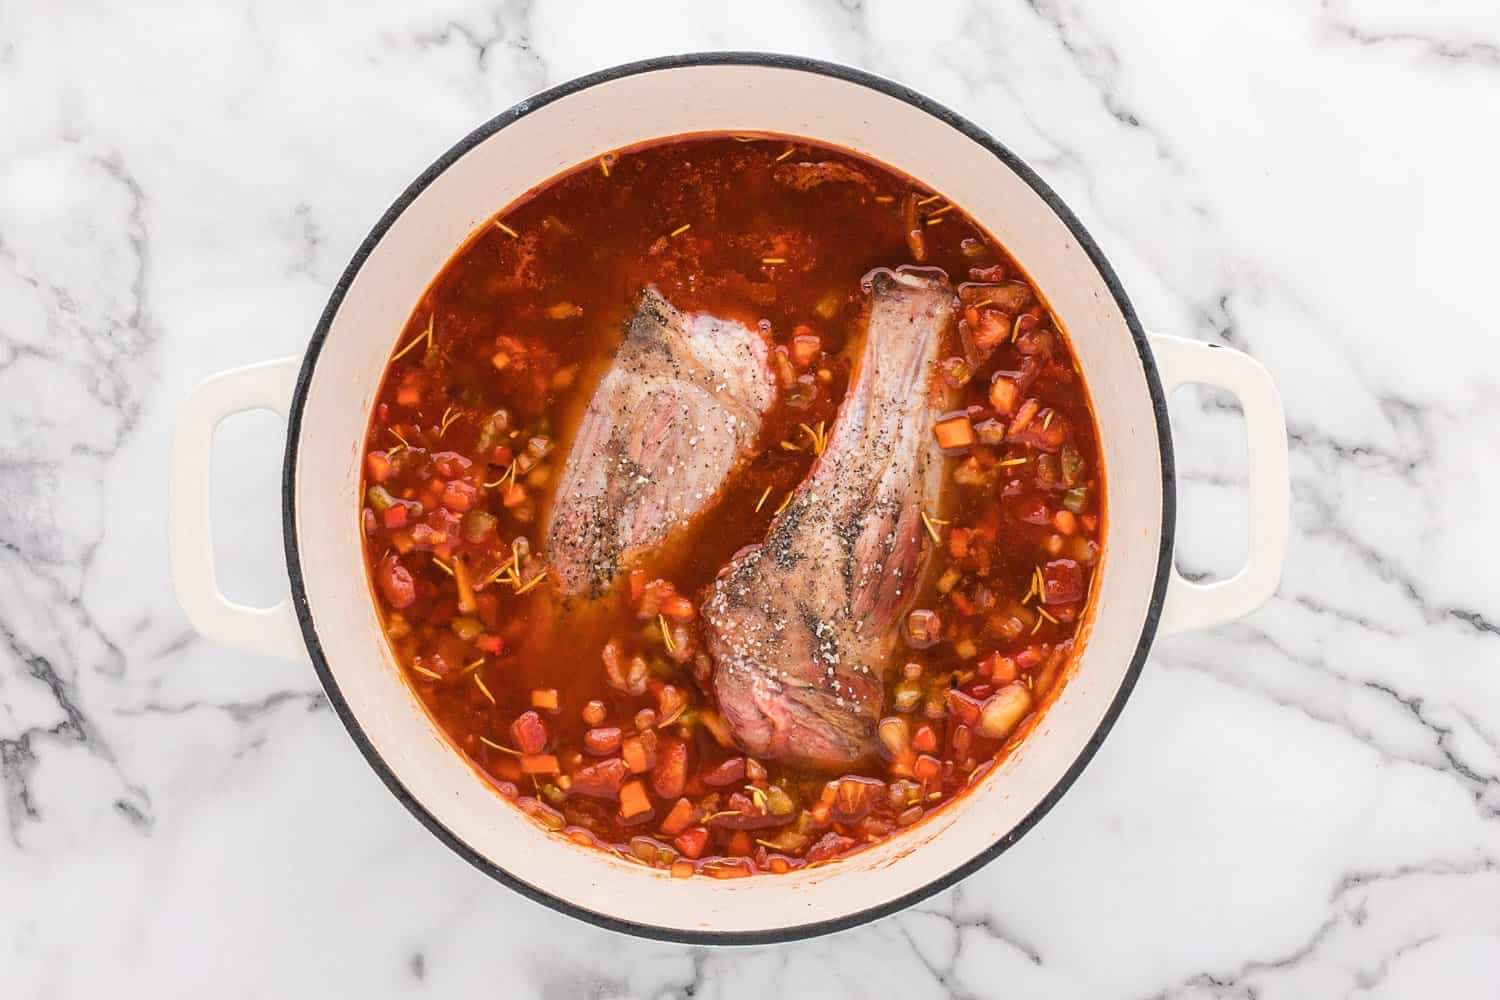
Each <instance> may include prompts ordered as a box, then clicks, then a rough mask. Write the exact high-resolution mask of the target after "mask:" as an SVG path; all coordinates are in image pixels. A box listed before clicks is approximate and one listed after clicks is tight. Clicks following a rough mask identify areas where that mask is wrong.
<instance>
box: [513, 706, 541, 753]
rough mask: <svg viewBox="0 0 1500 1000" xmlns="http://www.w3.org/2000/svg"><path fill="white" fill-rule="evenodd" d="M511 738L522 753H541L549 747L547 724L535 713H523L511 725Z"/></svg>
mask: <svg viewBox="0 0 1500 1000" xmlns="http://www.w3.org/2000/svg"><path fill="white" fill-rule="evenodd" d="M510 735H511V738H512V739H514V740H515V741H516V749H517V750H519V751H521V752H522V753H541V752H542V750H544V749H545V748H546V746H547V724H546V723H545V722H543V721H542V717H541V716H540V715H537V714H536V713H535V712H522V713H521V714H520V715H518V716H516V720H515V721H514V722H512V723H511V724H510Z"/></svg>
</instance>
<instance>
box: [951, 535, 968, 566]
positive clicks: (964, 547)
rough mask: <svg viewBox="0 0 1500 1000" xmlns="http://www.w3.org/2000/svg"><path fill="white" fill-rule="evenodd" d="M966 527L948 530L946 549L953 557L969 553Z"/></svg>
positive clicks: (962, 556)
mask: <svg viewBox="0 0 1500 1000" xmlns="http://www.w3.org/2000/svg"><path fill="white" fill-rule="evenodd" d="M969 535H970V531H969V529H968V528H954V529H953V530H952V531H950V532H948V551H949V552H952V553H953V558H955V559H962V558H964V557H965V556H967V555H968V554H969Z"/></svg>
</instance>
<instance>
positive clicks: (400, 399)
mask: <svg viewBox="0 0 1500 1000" xmlns="http://www.w3.org/2000/svg"><path fill="white" fill-rule="evenodd" d="M421 401H422V390H421V389H420V388H419V387H418V386H415V385H402V386H401V388H399V389H397V390H396V403H397V405H400V406H416V405H417V404H418V403H420V402H421Z"/></svg>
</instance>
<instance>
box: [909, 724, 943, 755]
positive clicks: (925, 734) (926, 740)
mask: <svg viewBox="0 0 1500 1000" xmlns="http://www.w3.org/2000/svg"><path fill="white" fill-rule="evenodd" d="M911 745H912V746H913V747H914V748H916V749H917V750H918V751H919V752H921V753H931V752H932V751H934V750H936V749H937V733H936V732H934V731H933V729H932V727H931V726H929V725H928V724H927V723H925V722H924V723H922V724H921V725H920V726H918V727H917V731H916V732H915V733H913V734H912V738H911Z"/></svg>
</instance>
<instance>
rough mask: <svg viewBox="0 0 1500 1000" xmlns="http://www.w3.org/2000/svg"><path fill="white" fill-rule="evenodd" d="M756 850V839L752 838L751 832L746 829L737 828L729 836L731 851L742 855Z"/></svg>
mask: <svg viewBox="0 0 1500 1000" xmlns="http://www.w3.org/2000/svg"><path fill="white" fill-rule="evenodd" d="M753 850H755V841H753V840H751V839H750V834H749V833H748V832H747V831H745V830H736V831H734V833H733V834H731V835H730V837H729V853H730V854H738V855H741V856H744V855H747V854H749V853H750V852H751V851H753Z"/></svg>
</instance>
